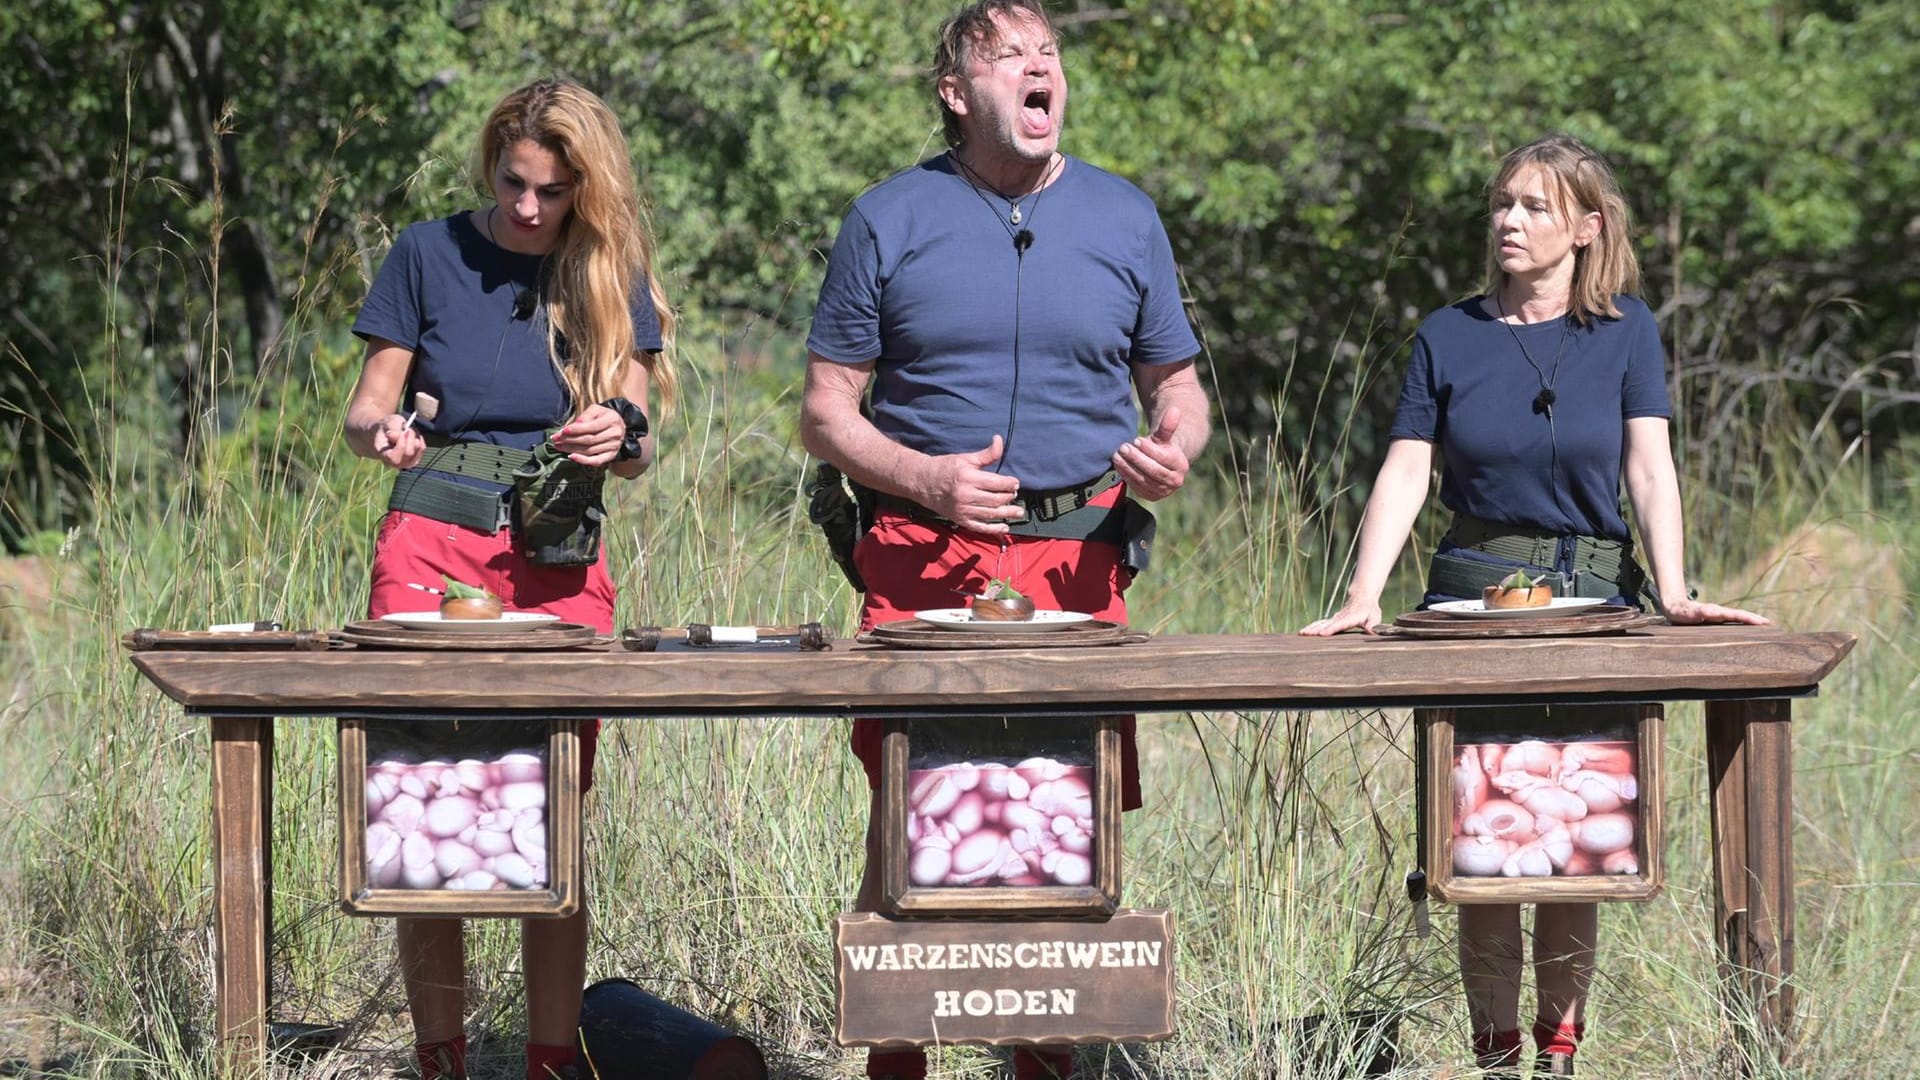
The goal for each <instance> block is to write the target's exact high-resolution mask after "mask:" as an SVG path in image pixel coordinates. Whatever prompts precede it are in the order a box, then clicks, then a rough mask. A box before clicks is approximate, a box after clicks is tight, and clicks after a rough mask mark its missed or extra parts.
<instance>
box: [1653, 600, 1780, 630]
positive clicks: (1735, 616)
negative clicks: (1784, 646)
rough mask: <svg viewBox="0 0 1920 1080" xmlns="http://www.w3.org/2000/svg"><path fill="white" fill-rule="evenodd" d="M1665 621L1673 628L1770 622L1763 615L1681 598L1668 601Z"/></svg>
mask: <svg viewBox="0 0 1920 1080" xmlns="http://www.w3.org/2000/svg"><path fill="white" fill-rule="evenodd" d="M1664 606H1665V608H1666V613H1667V621H1668V622H1670V623H1672V624H1673V625H1675V626H1704V625H1706V624H1708V623H1745V624H1746V625H1748V626H1771V625H1773V623H1772V621H1771V620H1769V619H1768V618H1767V617H1766V616H1765V615H1758V614H1755V613H1754V612H1751V611H1747V610H1744V609H1742V608H1737V607H1726V606H1724V605H1721V604H1707V603H1702V602H1701V601H1699V600H1692V599H1688V598H1686V597H1681V598H1680V599H1678V600H1673V601H1669V602H1668V603H1667V604H1666V605H1664Z"/></svg>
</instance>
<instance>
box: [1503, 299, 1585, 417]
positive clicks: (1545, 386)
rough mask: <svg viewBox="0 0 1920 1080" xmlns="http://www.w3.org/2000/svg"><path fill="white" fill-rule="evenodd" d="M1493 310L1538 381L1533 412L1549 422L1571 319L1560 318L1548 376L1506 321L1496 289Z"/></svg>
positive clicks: (1565, 316) (1517, 333)
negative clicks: (1561, 357)
mask: <svg viewBox="0 0 1920 1080" xmlns="http://www.w3.org/2000/svg"><path fill="white" fill-rule="evenodd" d="M1493 309H1494V310H1495V311H1497V312H1499V313H1500V325H1502V326H1504V327H1506V328H1507V334H1508V335H1509V336H1511V337H1512V338H1513V343H1514V344H1515V345H1517V346H1519V348H1520V356H1521V358H1522V359H1524V360H1526V362H1527V366H1528V367H1530V368H1532V369H1533V374H1534V377H1535V378H1537V379H1539V380H1540V392H1539V393H1538V394H1536V395H1534V398H1533V411H1534V412H1537V413H1545V414H1546V416H1547V420H1548V421H1549V422H1551V421H1552V420H1553V403H1554V401H1555V400H1556V398H1555V395H1554V392H1553V384H1554V382H1555V381H1556V380H1558V379H1559V378H1560V356H1561V354H1562V353H1563V352H1565V351H1566V347H1567V338H1568V336H1569V330H1570V329H1571V327H1572V321H1571V317H1570V316H1569V315H1567V314H1562V315H1561V316H1560V342H1559V344H1557V345H1555V346H1554V347H1553V370H1552V372H1551V374H1549V373H1548V372H1546V371H1542V370H1541V369H1540V365H1539V364H1536V363H1534V362H1533V354H1532V353H1530V352H1528V351H1527V343H1526V342H1524V341H1521V340H1520V331H1518V330H1516V329H1514V327H1513V324H1512V323H1510V322H1508V321H1507V309H1506V306H1505V305H1503V304H1502V303H1501V302H1500V290H1499V289H1497V288H1496V289H1495V290H1494V291H1493Z"/></svg>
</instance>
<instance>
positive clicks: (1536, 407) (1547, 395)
mask: <svg viewBox="0 0 1920 1080" xmlns="http://www.w3.org/2000/svg"><path fill="white" fill-rule="evenodd" d="M1556 400H1558V399H1557V398H1556V397H1555V396H1554V393H1553V387H1551V386H1543V387H1541V388H1540V392H1539V393H1538V394H1535V395H1534V396H1533V411H1534V412H1537V413H1546V414H1547V418H1548V419H1552V418H1553V403H1554V402H1555V401H1556Z"/></svg>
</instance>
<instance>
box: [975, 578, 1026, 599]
mask: <svg viewBox="0 0 1920 1080" xmlns="http://www.w3.org/2000/svg"><path fill="white" fill-rule="evenodd" d="M1020 598H1021V597H1020V590H1019V589H1016V588H1014V587H1013V582H1011V581H1008V580H1007V579H1006V578H994V579H993V580H992V581H989V582H987V584H986V587H985V588H983V589H981V590H980V599H982V600H1018V599H1020Z"/></svg>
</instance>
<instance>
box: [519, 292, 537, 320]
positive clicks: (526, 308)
mask: <svg viewBox="0 0 1920 1080" xmlns="http://www.w3.org/2000/svg"><path fill="white" fill-rule="evenodd" d="M539 306H540V298H539V297H538V296H536V295H535V294H534V291H533V290H532V289H522V290H520V291H519V292H518V293H515V294H514V297H513V317H514V318H516V319H531V318H533V312H534V309H535V308H537V307H539Z"/></svg>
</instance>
